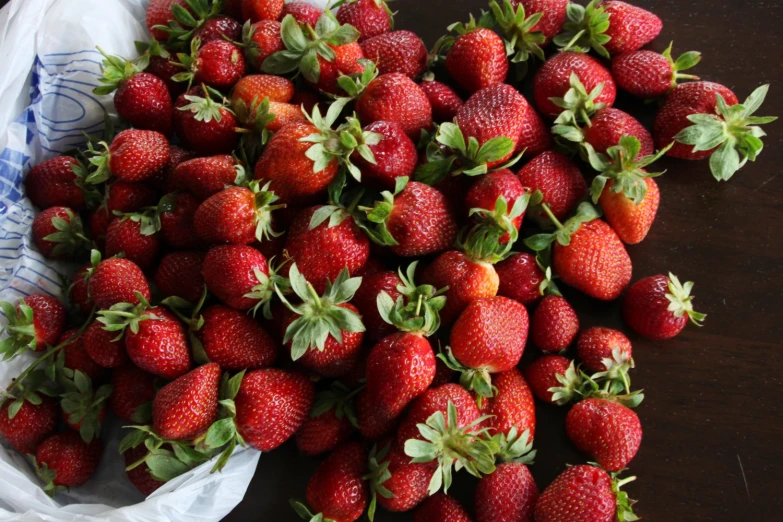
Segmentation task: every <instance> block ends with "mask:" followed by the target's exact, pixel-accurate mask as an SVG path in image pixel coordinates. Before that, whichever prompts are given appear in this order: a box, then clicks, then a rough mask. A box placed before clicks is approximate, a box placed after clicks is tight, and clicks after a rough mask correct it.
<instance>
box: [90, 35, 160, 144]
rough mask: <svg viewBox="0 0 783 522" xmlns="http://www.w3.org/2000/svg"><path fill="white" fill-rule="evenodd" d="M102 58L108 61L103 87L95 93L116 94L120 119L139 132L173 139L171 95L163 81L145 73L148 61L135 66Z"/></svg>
mask: <svg viewBox="0 0 783 522" xmlns="http://www.w3.org/2000/svg"><path fill="white" fill-rule="evenodd" d="M99 50H100V49H99ZM101 54H103V56H104V58H105V59H104V60H103V63H102V64H101V72H102V73H103V77H102V78H100V79H99V81H100V82H101V83H102V84H103V85H101V86H100V87H96V88H95V89H94V90H93V92H95V94H98V95H105V94H109V93H111V92H114V91H115V90H116V91H117V92H116V93H115V94H114V107H115V109H117V114H118V115H119V116H120V118H122V119H124V120H127V121H128V123H130V124H131V126H133V127H135V128H137V129H143V130H151V131H157V132H160V133H162V134H163V135H165V136H171V131H172V127H171V108H172V101H171V94H169V89H168V87H167V86H166V83H165V82H164V81H163V80H162V79H160V78H158V77H157V76H155V75H154V74H150V73H149V72H143V71H142V69H144V68H145V67H146V65H147V64H146V63H144V60H145V57H142V58H140V59H139V60H137V61H136V62H135V63H134V62H129V61H127V60H124V59H122V58H119V57H117V56H109V55H107V54H105V53H103V51H102V50H101ZM146 59H148V58H146Z"/></svg>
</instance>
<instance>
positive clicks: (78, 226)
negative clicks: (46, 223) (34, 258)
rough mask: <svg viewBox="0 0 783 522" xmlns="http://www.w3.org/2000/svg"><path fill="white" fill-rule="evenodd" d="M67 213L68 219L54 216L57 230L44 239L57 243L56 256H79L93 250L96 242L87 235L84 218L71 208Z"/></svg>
mask: <svg viewBox="0 0 783 522" xmlns="http://www.w3.org/2000/svg"><path fill="white" fill-rule="evenodd" d="M65 213H66V214H67V215H68V219H63V218H61V217H59V216H54V217H53V218H52V226H53V227H54V228H55V229H56V230H57V232H53V233H51V234H49V235H47V236H45V237H44V238H43V239H44V241H49V242H50V243H57V245H56V246H55V247H54V250H53V251H52V255H53V256H54V257H60V258H62V257H68V258H70V259H73V258H78V257H81V255H82V254H85V253H86V252H89V251H90V250H92V248H94V246H95V243H94V242H93V241H92V240H91V239H90V238H89V237H87V233H86V232H85V230H84V224H83V223H82V218H81V217H79V215H78V214H74V213H73V211H72V210H71V209H66V210H65Z"/></svg>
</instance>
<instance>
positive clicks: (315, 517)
mask: <svg viewBox="0 0 783 522" xmlns="http://www.w3.org/2000/svg"><path fill="white" fill-rule="evenodd" d="M289 16H290V15H289ZM288 503H289V505H290V506H291V509H293V510H294V511H295V512H296V514H297V515H298V516H299V517H300V518H301V519H302V520H307V521H308V522H336V521H335V520H334V519H331V518H326V517H324V514H323V513H313V512H312V511H311V510H310V508H309V507H307V504H305V503H304V502H302V501H301V500H297V499H295V498H292V499H291V500H289V501H288Z"/></svg>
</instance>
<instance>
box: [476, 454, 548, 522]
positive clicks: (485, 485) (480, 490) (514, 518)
mask: <svg viewBox="0 0 783 522" xmlns="http://www.w3.org/2000/svg"><path fill="white" fill-rule="evenodd" d="M474 498H475V501H474V506H475V510H476V522H522V521H529V522H532V521H533V511H534V510H535V506H536V502H537V501H538V486H537V485H536V481H535V479H534V478H533V475H532V474H531V473H530V470H529V469H528V467H527V466H526V465H525V464H524V463H522V462H513V461H512V462H503V463H500V464H498V465H497V468H496V469H495V471H494V472H492V473H491V474H489V475H487V476H485V477H482V479H481V480H480V481H479V483H478V485H477V486H476V493H475V495H474Z"/></svg>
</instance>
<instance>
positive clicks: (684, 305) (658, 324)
mask: <svg viewBox="0 0 783 522" xmlns="http://www.w3.org/2000/svg"><path fill="white" fill-rule="evenodd" d="M692 288H693V283H692V282H690V281H688V282H687V283H685V284H682V283H680V280H679V279H678V278H677V276H675V275H674V274H672V273H669V276H668V277H667V276H665V275H657V276H651V277H646V278H644V279H640V280H639V281H637V282H635V283H634V284H633V285H632V286H631V288H629V289H628V292H626V294H625V298H624V299H623V318H624V319H625V322H626V323H627V324H628V326H630V327H631V329H632V330H633V331H634V332H636V333H638V334H639V335H643V336H645V337H648V338H650V339H656V340H659V339H671V338H672V337H674V336H676V335H677V334H678V333H680V332H681V331H682V329H683V328H685V325H686V324H688V320H690V321H691V322H692V323H693V324H695V325H697V326H701V322H702V321H703V320H704V318H705V317H706V315H705V314H700V313H698V312H696V311H694V310H693V303H692V302H691V301H693V296H691V289H692Z"/></svg>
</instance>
